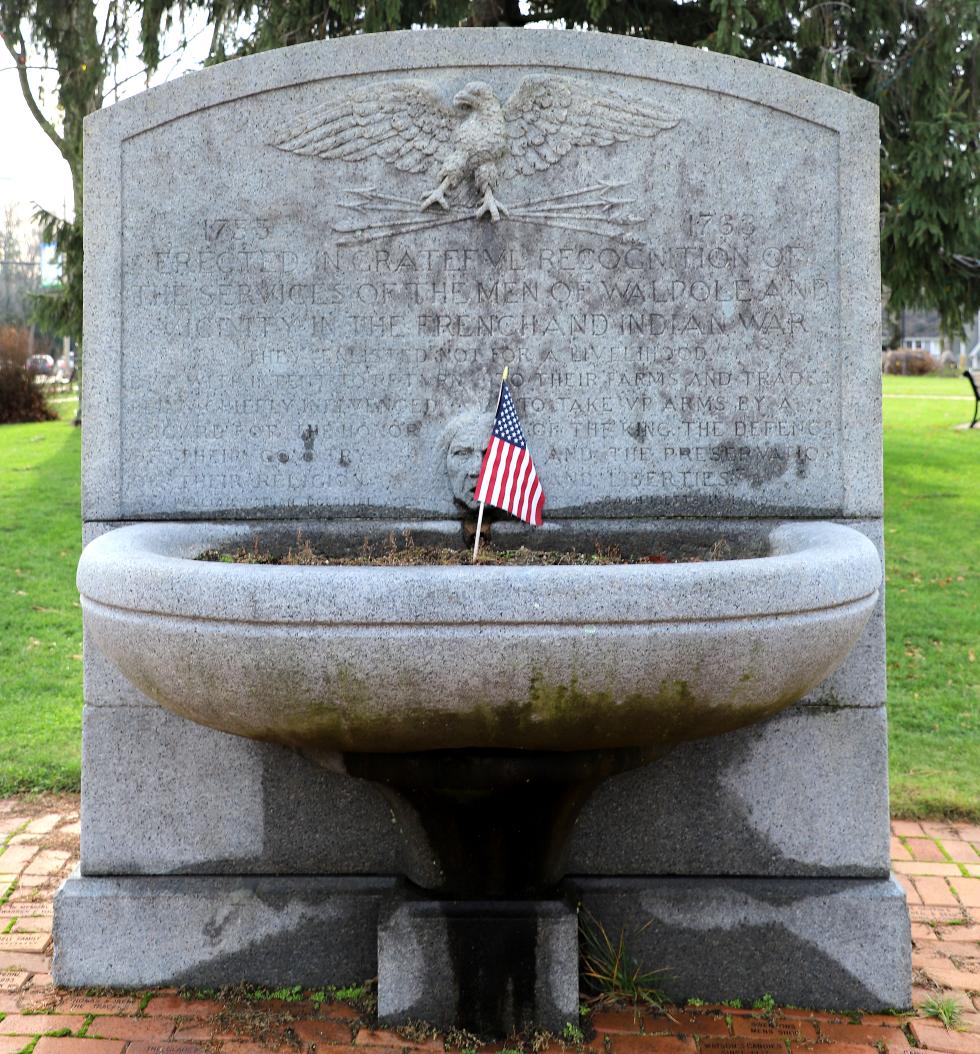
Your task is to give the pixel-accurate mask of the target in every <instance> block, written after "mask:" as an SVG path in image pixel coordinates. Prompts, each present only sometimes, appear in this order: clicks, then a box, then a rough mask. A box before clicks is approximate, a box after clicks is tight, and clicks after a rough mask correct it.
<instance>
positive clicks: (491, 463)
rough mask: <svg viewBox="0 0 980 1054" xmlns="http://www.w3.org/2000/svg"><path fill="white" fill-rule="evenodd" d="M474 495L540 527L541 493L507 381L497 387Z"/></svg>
mask: <svg viewBox="0 0 980 1054" xmlns="http://www.w3.org/2000/svg"><path fill="white" fill-rule="evenodd" d="M474 494H475V496H476V500H477V501H480V502H484V501H485V502H486V503H487V504H488V505H493V506H495V507H496V508H498V509H503V510H504V511H505V512H509V513H512V514H513V515H514V516H517V517H518V519H521V520H524V521H525V522H526V523H531V524H534V526H535V527H540V526H541V522H542V521H541V509H542V507H543V506H544V491H543V490H542V489H541V481H540V480H539V479H538V474H537V472H535V471H534V463H533V462H532V461H531V455H530V454H529V453H528V450H527V440H526V439H525V438H524V432H523V431H522V430H521V422H520V421H519V420H518V419H517V410H516V409H515V408H514V400H513V399H512V398H511V395H510V385H509V384H508V383H507V381H506V380H505V381H503V383H502V384H501V386H500V400H499V401H498V403H497V416H496V418H495V419H494V422H493V431H492V432H491V433H490V443H489V445H488V446H487V452H486V453H485V454H484V455H483V465H482V467H481V468H480V478H479V479H478V480H477V481H476V488H475V490H474Z"/></svg>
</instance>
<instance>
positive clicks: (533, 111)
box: [504, 75, 680, 175]
mask: <svg viewBox="0 0 980 1054" xmlns="http://www.w3.org/2000/svg"><path fill="white" fill-rule="evenodd" d="M504 119H505V121H506V123H507V135H508V145H509V148H510V152H509V155H508V157H507V158H506V160H505V162H504V164H505V167H506V168H507V169H509V171H510V172H511V173H520V174H521V175H530V174H531V173H532V172H536V171H540V170H541V169H544V168H548V167H549V166H550V165H554V164H556V163H557V162H559V161H560V160H561V159H562V158H563V157H564V156H565V155H566V154H567V153H568V152H569V150H571V149H572V148H573V147H576V146H608V145H609V144H610V143H622V142H626V141H628V140H630V139H650V138H652V137H653V136H655V135H658V134H659V133H660V132H662V131H665V130H666V129H668V128H673V127H674V126H675V125H676V124H677V123H678V122H679V121H680V118H679V117H677V116H676V115H674V114H671V113H670V112H668V111H667V110H663V109H660V108H657V107H653V106H649V105H647V104H646V103H644V102H640V101H638V100H636V99H631V98H629V97H628V96H625V95H621V94H619V92H613V91H606V92H603V93H602V94H595V93H594V92H592V91H588V90H587V89H586V88H585V87H584V86H583V85H582V84H581V83H580V82H579V81H576V80H571V79H570V78H568V77H555V76H548V75H535V76H531V77H525V78H524V80H523V81H521V83H520V85H519V87H518V88H517V90H516V91H515V92H514V93H513V95H511V97H510V98H509V99H508V100H507V102H506V103H505V105H504Z"/></svg>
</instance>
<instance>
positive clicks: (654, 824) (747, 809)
mask: <svg viewBox="0 0 980 1054" xmlns="http://www.w3.org/2000/svg"><path fill="white" fill-rule="evenodd" d="M887 749H888V744H887V729H886V719H885V711H884V709H883V708H880V707H879V708H877V709H834V708H821V707H815V706H806V707H804V706H796V707H793V708H792V709H790V710H786V711H784V712H783V713H782V714H779V715H777V716H776V717H774V718H772V719H771V720H769V721H766V722H764V723H762V724H758V725H754V726H752V727H751V728H745V729H742V730H741V731H739V732H734V733H730V734H729V735H726V736H722V737H718V738H714V739H703V740H700V741H698V742H697V743H688V744H685V745H684V746H681V747H678V748H676V749H675V750H674V751H672V752H671V753H670V754H668V755H667V756H666V757H664V758H662V759H661V760H660V761H658V762H656V763H654V764H653V765H649V766H647V767H646V768H643V769H637V770H635V771H633V772H627V773H625V774H623V775H621V776H615V777H613V778H612V779H610V780H608V781H607V782H606V783H604V784H603V785H602V786H601V787H600V788H599V789H598V790H597V791H596V793H595V794H594V795H593V797H592V798H591V800H590V801H589V802H588V804H587V805H586V807H585V809H584V810H583V811H582V813H581V815H580V816H579V819H578V822H577V824H576V827H575V831H574V833H573V835H572V840H571V848H570V853H569V863H568V870H569V873H571V874H597V875H615V874H623V875H643V874H647V875H649V874H656V875H712V874H717V875H785V876H818V875H826V876H834V875H837V876H845V875H846V876H868V877H876V876H880V877H883V876H885V875H887V874H888V869H889V853H888V821H889V816H888V765H887V761H888V758H887Z"/></svg>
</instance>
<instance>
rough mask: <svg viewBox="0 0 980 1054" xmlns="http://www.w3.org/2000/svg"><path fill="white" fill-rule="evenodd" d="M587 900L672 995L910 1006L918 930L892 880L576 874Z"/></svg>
mask: <svg viewBox="0 0 980 1054" xmlns="http://www.w3.org/2000/svg"><path fill="white" fill-rule="evenodd" d="M566 887H567V889H568V892H569V893H570V894H571V895H572V896H573V897H575V899H577V901H578V902H579V903H580V904H581V906H582V908H583V909H584V910H585V911H587V912H588V913H589V914H590V915H591V916H592V917H593V918H594V919H596V920H598V921H599V922H601V924H602V926H603V927H604V929H605V930H606V932H607V933H608V934H611V935H612V936H613V938H614V939H618V937H619V934H620V933H622V934H623V935H624V939H625V942H626V947H627V949H628V950H629V951H630V953H631V954H632V955H633V957H634V958H635V959H636V960H637V961H638V962H639V963H641V964H642V966H643V968H644V969H646V970H655V969H662V970H663V971H664V972H663V973H662V974H661V975H660V981H659V982H658V983H659V985H660V987H662V988H663V989H664V990H665V991H666V993H667V995H668V996H669V997H670V998H671V999H672V1000H674V1001H677V1002H683V1001H685V1000H687V999H690V998H700V999H704V1000H705V1001H707V1002H713V1003H714V1002H721V1001H723V1000H731V999H740V1000H742V1002H743V1003H745V1004H746V1005H748V1004H750V1003H751V1002H753V1001H755V1000H756V999H758V998H760V997H761V996H763V995H766V994H770V995H772V996H773V998H774V999H775V1000H776V1002H777V1003H782V1004H789V1005H791V1006H805V1007H817V1008H821V1009H825V1010H838V1009H839V1010H847V1009H856V1008H860V1009H863V1010H868V1011H880V1010H887V1009H892V1008H902V1009H904V1008H907V1007H909V1006H911V1000H912V991H911V984H912V961H911V954H912V953H911V937H910V933H909V918H908V911H907V909H906V906H905V894H904V892H903V890H902V888H901V886H899V885H898V883H897V882H896V881H895V880H894V879H893V878H889V879H883V880H863V879H854V878H848V879H811V878H788V879H766V878H751V879H748V878H746V879H739V878H578V879H571V880H568V881H567V882H566Z"/></svg>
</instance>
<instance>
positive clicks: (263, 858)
mask: <svg viewBox="0 0 980 1054" xmlns="http://www.w3.org/2000/svg"><path fill="white" fill-rule="evenodd" d="M83 727H84V739H83V743H84V756H83V764H84V768H83V773H84V775H83V782H82V868H83V871H84V872H85V873H86V874H168V873H171V874H172V873H189V874H194V873H196V874H234V873H242V874H256V873H265V872H269V871H272V872H275V873H281V874H306V873H326V874H330V873H335V874H351V873H355V874H356V873H361V874H365V873H382V874H383V873H391V874H395V873H402V872H404V871H406V870H407V871H409V872H411V873H412V874H414V875H416V876H417V877H419V878H420V879H424V878H425V877H426V875H427V874H430V871H429V868H430V867H431V860H430V859H429V856H428V854H427V853H426V851H425V836H424V832H422V831H421V829H418V828H416V829H411V828H410V827H408V826H407V825H408V823H409V817H407V816H406V815H405V813H404V812H403V811H402V812H400V813H399V815H400V821H399V822H398V823H396V822H395V820H394V817H393V815H392V813H391V811H390V809H389V807H388V805H387V803H386V802H385V801H384V799H383V798H382V797H381V794H380V792H379V791H378V790H376V789H375V788H374V787H372V786H371V785H369V784H367V783H365V782H363V781H360V780H353V779H351V778H350V777H348V776H346V775H339V774H334V773H330V772H325V771H324V770H322V769H321V768H319V767H317V766H315V765H313V764H311V763H310V762H308V761H306V760H304V759H303V758H302V757H301V756H300V755H299V754H297V753H295V752H294V751H291V750H288V749H286V748H283V747H277V746H273V745H271V744H263V743H257V742H254V741H252V740H247V739H244V738H240V737H237V736H229V735H226V734H224V733H221V732H215V731H213V730H211V729H205V728H203V727H201V726H199V725H196V724H193V723H192V722H189V721H185V720H184V719H182V718H179V717H175V716H174V715H172V714H169V713H168V712H167V711H164V710H161V709H159V708H156V707H146V708H132V707H94V708H93V707H86V708H85V711H84V715H83ZM886 779H887V772H886V724H885V715H884V711H883V710H882V709H880V708H879V709H876V710H866V709H840V710H835V709H827V708H819V707H814V708H803V707H799V706H798V707H795V708H793V709H791V710H789V711H787V712H785V713H784V714H782V715H780V716H778V717H776V718H774V719H772V720H771V721H768V722H765V723H763V724H760V725H756V726H753V727H752V728H749V729H745V730H743V731H741V732H737V733H732V734H730V735H727V736H725V737H721V738H716V739H706V740H701V741H699V742H696V743H691V744H687V745H686V746H683V747H679V748H677V749H675V750H674V751H673V752H672V753H670V754H668V755H667V756H666V757H664V758H661V759H660V760H659V761H657V762H655V763H654V764H652V765H649V766H647V767H645V768H643V769H639V770H636V771H634V772H629V773H626V774H625V775H622V776H617V777H614V778H613V779H611V780H608V781H607V782H606V783H605V784H603V785H602V786H601V787H600V788H599V790H598V791H597V792H596V794H595V795H594V796H593V798H592V800H591V801H590V802H589V803H588V804H587V805H586V807H585V809H584V810H583V812H582V815H581V816H580V818H579V821H578V823H577V825H576V828H575V831H574V833H573V836H572V840H571V844H570V849H569V863H568V869H569V872H570V873H580V874H588V873H594V874H599V875H613V874H691V875H698V874H734V875H738V874H758V875H851V876H857V875H864V876H875V875H884V874H887V871H888V802H887V784H886Z"/></svg>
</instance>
